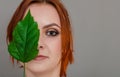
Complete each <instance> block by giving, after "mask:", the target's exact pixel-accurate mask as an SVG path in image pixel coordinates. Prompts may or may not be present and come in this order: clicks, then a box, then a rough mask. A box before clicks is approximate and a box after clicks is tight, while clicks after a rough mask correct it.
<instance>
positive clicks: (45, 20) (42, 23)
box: [26, 3, 61, 73]
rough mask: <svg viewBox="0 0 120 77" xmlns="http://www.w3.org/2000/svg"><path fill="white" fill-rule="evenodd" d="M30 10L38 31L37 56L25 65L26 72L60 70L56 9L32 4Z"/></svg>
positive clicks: (59, 45)
mask: <svg viewBox="0 0 120 77" xmlns="http://www.w3.org/2000/svg"><path fill="white" fill-rule="evenodd" d="M29 9H30V11H31V14H32V16H33V17H34V20H35V21H36V22H37V23H38V27H39V29H40V38H39V42H38V49H39V54H38V56H37V57H36V58H35V59H34V60H32V61H30V62H28V63H26V71H28V72H34V73H40V72H49V71H52V70H60V67H61V66H60V65H61V64H60V59H61V24H60V18H59V15H58V13H57V11H56V9H55V8H54V7H53V6H52V5H49V4H39V3H38V4H32V5H30V6H29V8H28V9H27V11H26V14H27V12H28V10H29Z"/></svg>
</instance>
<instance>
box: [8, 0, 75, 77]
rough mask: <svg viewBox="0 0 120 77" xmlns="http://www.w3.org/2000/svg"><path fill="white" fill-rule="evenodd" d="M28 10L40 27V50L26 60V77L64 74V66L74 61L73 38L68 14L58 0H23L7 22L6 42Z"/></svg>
mask: <svg viewBox="0 0 120 77" xmlns="http://www.w3.org/2000/svg"><path fill="white" fill-rule="evenodd" d="M29 9H30V11H31V14H32V16H33V17H34V20H35V21H36V22H37V23H38V26H39V29H40V39H39V42H38V44H39V45H38V50H39V51H40V52H39V54H38V56H37V57H36V58H35V59H34V60H32V61H30V62H28V63H26V67H25V69H26V77H67V75H66V69H67V66H68V64H69V63H72V62H73V40H72V33H71V25H70V21H69V16H68V13H67V10H66V9H65V7H64V6H63V4H62V3H61V1H60V0H23V1H22V2H21V4H20V6H19V7H18V8H17V10H16V11H15V13H14V15H13V17H12V19H11V21H10V23H9V25H8V28H7V42H10V41H12V32H13V29H14V27H15V25H16V24H17V22H18V21H20V20H21V19H23V18H24V16H25V15H26V14H27V12H28V10H29ZM12 61H13V63H14V59H13V58H12ZM21 64H22V63H21Z"/></svg>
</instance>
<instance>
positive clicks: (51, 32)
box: [46, 29, 59, 37]
mask: <svg viewBox="0 0 120 77" xmlns="http://www.w3.org/2000/svg"><path fill="white" fill-rule="evenodd" d="M58 34H59V31H58V30H56V29H48V30H47V31H46V35H47V36H50V37H55V36H57V35H58Z"/></svg>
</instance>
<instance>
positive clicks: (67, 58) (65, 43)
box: [6, 0, 73, 77]
mask: <svg viewBox="0 0 120 77" xmlns="http://www.w3.org/2000/svg"><path fill="white" fill-rule="evenodd" d="M43 2H45V3H48V4H51V5H52V6H54V7H55V9H56V10H57V12H58V14H59V17H60V22H61V29H62V30H61V31H62V34H61V40H62V59H61V71H60V77H67V75H66V69H67V66H68V64H69V63H72V62H73V38H72V31H71V24H70V20H69V15H68V12H67V10H66V9H65V7H64V6H63V4H62V3H61V2H60V0H23V1H22V2H21V4H20V5H19V6H18V8H17V9H16V11H15V13H14V15H13V17H12V19H11V21H10V22H9V25H8V27H7V37H6V40H7V43H8V42H10V41H12V32H13V29H14V27H15V26H16V24H17V23H18V21H20V20H21V19H22V18H23V16H24V14H25V11H26V9H27V8H28V6H29V5H30V4H33V3H43ZM12 62H13V63H14V58H12Z"/></svg>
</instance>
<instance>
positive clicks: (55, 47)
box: [47, 37, 61, 55]
mask: <svg viewBox="0 0 120 77" xmlns="http://www.w3.org/2000/svg"><path fill="white" fill-rule="evenodd" d="M47 41H48V43H47V46H48V47H49V49H50V51H51V53H53V54H56V55H57V54H60V53H61V39H60V37H57V38H54V39H48V40H47Z"/></svg>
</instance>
